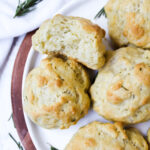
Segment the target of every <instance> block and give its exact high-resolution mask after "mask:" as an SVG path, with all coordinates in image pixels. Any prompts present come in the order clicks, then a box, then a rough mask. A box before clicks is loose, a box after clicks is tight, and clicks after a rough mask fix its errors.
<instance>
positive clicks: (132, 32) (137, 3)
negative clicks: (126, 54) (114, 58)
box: [105, 0, 150, 48]
mask: <svg viewBox="0 0 150 150" xmlns="http://www.w3.org/2000/svg"><path fill="white" fill-rule="evenodd" d="M149 8H150V1H149V0H142V1H141V0H123V1H121V0H109V1H108V3H107V4H106V6H105V12H106V15H107V19H108V29H109V34H110V37H111V38H112V39H113V41H114V42H115V43H116V44H117V45H118V46H122V45H128V44H129V43H131V44H134V45H136V46H138V47H141V48H150V18H149V14H150V9H149Z"/></svg>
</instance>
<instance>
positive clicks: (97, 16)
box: [94, 7, 107, 19]
mask: <svg viewBox="0 0 150 150" xmlns="http://www.w3.org/2000/svg"><path fill="white" fill-rule="evenodd" d="M102 15H103V16H104V17H107V15H106V12H105V8H104V7H103V8H102V9H101V10H100V11H99V12H98V13H97V14H96V16H95V17H94V19H97V18H100V17H101V16H102Z"/></svg>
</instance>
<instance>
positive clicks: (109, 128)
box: [65, 121, 148, 150]
mask: <svg viewBox="0 0 150 150" xmlns="http://www.w3.org/2000/svg"><path fill="white" fill-rule="evenodd" d="M65 150H148V145H147V143H146V141H145V139H144V138H143V136H142V135H141V134H140V133H139V131H138V130H137V129H135V128H129V129H124V128H123V126H122V124H121V123H118V122H117V123H114V124H110V123H100V122H97V121H95V122H92V123H90V124H88V125H86V126H84V127H82V128H80V129H79V130H78V131H77V133H76V134H75V135H74V136H73V138H72V139H71V141H70V142H69V144H68V145H67V146H66V148H65Z"/></svg>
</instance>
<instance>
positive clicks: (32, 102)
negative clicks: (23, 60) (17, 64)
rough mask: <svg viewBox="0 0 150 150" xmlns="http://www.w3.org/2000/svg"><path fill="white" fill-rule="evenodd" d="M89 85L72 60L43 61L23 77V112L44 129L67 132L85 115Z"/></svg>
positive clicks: (50, 59)
mask: <svg viewBox="0 0 150 150" xmlns="http://www.w3.org/2000/svg"><path fill="white" fill-rule="evenodd" d="M89 86H90V81H89V77H88V75H87V73H86V72H85V70H84V69H83V68H82V66H81V65H79V64H78V63H76V62H75V61H74V60H70V59H66V60H65V59H62V58H56V57H53V58H46V59H44V60H42V61H41V63H40V66H39V67H37V68H35V69H33V70H32V71H31V72H30V73H29V74H28V76H27V78H26V81H25V87H24V92H23V97H24V110H25V112H26V113H27V114H28V116H29V117H30V119H31V120H32V121H33V122H35V123H36V124H38V125H40V126H42V127H44V128H61V129H64V128H68V127H69V126H71V125H73V124H76V123H77V121H78V120H79V119H80V118H82V117H83V116H84V115H85V114H87V113H88V109H89V106H90V98H89V96H88V94H87V90H88V88H89Z"/></svg>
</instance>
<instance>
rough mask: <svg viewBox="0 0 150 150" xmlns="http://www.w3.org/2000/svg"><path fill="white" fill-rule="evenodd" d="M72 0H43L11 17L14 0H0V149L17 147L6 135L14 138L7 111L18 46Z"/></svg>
mask: <svg viewBox="0 0 150 150" xmlns="http://www.w3.org/2000/svg"><path fill="white" fill-rule="evenodd" d="M72 1H75V0H43V1H42V2H41V3H40V4H38V5H37V8H36V9H35V10H34V11H32V12H31V13H29V14H27V15H25V16H22V17H16V18H15V19H14V18H13V16H14V13H15V9H16V6H17V3H18V1H17V0H0V150H18V147H17V146H16V144H15V143H14V142H13V141H12V139H11V138H10V137H9V136H8V133H9V132H10V133H11V134H12V135H13V136H14V137H15V139H16V140H17V141H19V137H18V135H17V132H16V130H15V128H14V125H13V122H12V119H11V120H10V121H8V119H9V117H10V115H11V113H12V108H11V95H10V93H11V92H10V89H11V76H12V69H13V65H14V61H15V58H16V55H17V52H18V49H19V46H20V44H21V42H22V40H23V38H24V36H25V34H26V33H27V32H29V31H32V30H34V29H36V28H37V27H38V26H39V25H40V24H41V23H42V22H43V21H44V20H46V19H47V18H50V17H52V16H53V15H54V13H55V12H56V11H58V10H59V9H60V8H62V7H63V6H65V5H67V4H69V3H71V2H72Z"/></svg>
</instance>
